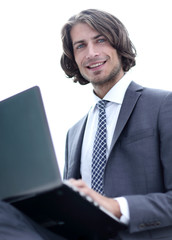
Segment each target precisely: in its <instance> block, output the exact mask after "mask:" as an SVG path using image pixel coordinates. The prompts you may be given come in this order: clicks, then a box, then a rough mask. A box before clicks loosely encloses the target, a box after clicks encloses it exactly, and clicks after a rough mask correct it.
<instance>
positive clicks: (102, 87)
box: [92, 71, 124, 99]
mask: <svg viewBox="0 0 172 240" xmlns="http://www.w3.org/2000/svg"><path fill="white" fill-rule="evenodd" d="M123 76H124V72H123V71H121V72H120V73H119V75H118V78H116V79H115V80H111V81H108V82H105V83H102V84H94V83H92V85H93V89H94V92H95V94H96V95H97V96H98V97H99V98H101V99H102V98H104V96H105V95H106V94H107V93H108V92H109V90H110V89H111V88H112V87H113V86H114V85H115V84H116V83H117V82H119V81H120V79H121V78H122V77H123Z"/></svg>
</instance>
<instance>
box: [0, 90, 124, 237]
mask: <svg viewBox="0 0 172 240" xmlns="http://www.w3.org/2000/svg"><path fill="white" fill-rule="evenodd" d="M0 199H1V200H4V201H7V202H9V203H10V204H12V205H13V206H15V207H16V208H18V209H19V210H20V211H22V212H23V213H24V214H26V215H27V216H29V217H30V218H31V219H32V220H34V221H35V222H37V223H38V224H40V225H41V226H43V227H45V228H47V229H49V230H50V231H52V232H54V233H58V234H60V235H61V236H63V237H66V238H67V239H72V240H74V239H76V240H79V239H83V240H85V239H89V240H90V239H93V240H94V239H102V240H103V239H108V238H110V237H113V236H115V235H116V234H117V233H118V231H120V230H122V229H124V227H125V226H124V225H123V224H121V223H120V222H119V220H118V219H117V218H115V217H114V216H113V215H111V213H109V212H108V211H106V210H105V209H104V208H103V207H102V206H99V205H98V204H97V203H96V202H94V201H93V200H92V199H91V198H90V197H88V196H84V195H83V194H82V193H80V192H79V191H78V190H77V189H76V188H73V187H71V186H70V185H68V184H67V183H66V182H65V181H63V180H62V178H61V174H60V170H59V166H58V162H57V158H56V154H55V150H54V146H53V142H52V138H51V133H50V129H49V126H48V121H47V117H46V112H45V108H44V104H43V99H42V96H41V91H40V88H39V87H38V86H34V87H32V88H29V89H27V90H25V91H23V92H20V93H18V94H16V95H14V96H12V97H9V98H7V99H5V100H3V101H1V102H0Z"/></svg>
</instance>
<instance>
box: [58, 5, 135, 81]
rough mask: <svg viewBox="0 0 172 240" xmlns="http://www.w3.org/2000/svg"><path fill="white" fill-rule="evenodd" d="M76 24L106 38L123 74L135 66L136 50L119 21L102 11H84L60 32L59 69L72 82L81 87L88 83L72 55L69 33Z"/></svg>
mask: <svg viewBox="0 0 172 240" xmlns="http://www.w3.org/2000/svg"><path fill="white" fill-rule="evenodd" d="M77 23H86V24H88V25H89V26H90V27H92V28H94V29H95V30H96V31H97V32H99V33H100V34H101V35H103V36H105V37H106V38H107V40H108V41H109V42H110V44H111V45H112V46H113V47H114V48H115V49H116V50H117V53H118V56H119V57H120V58H121V62H122V67H123V70H124V72H127V71H129V69H130V68H131V67H133V66H135V64H136V62H135V57H136V49H135V47H134V45H133V44H132V42H131V40H130V39H129V36H128V32H127V30H126V28H125V26H124V25H123V24H122V23H121V22H120V21H119V19H117V18H116V17H115V16H113V15H111V14H109V13H107V12H104V11H100V10H96V9H88V10H84V11H82V12H80V13H79V14H77V15H74V16H73V17H71V18H70V19H69V20H68V22H67V23H66V24H65V25H64V26H63V28H62V31H61V38H62V44H63V54H62V56H61V62H60V63H61V67H62V69H63V70H64V72H65V73H66V75H67V76H68V77H69V78H73V79H74V82H79V83H80V84H82V85H84V84H87V83H89V82H88V81H87V80H86V79H84V78H83V77H82V75H81V74H80V71H79V69H78V66H77V64H76V62H75V57H74V53H73V46H72V40H71V36H70V32H71V29H72V27H73V26H74V25H76V24H77Z"/></svg>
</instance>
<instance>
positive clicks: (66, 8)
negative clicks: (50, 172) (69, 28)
mask: <svg viewBox="0 0 172 240" xmlns="http://www.w3.org/2000/svg"><path fill="white" fill-rule="evenodd" d="M87 8H97V9H100V10H105V11H109V12H110V13H112V14H114V15H115V16H116V17H118V18H119V19H120V20H121V21H122V22H123V23H124V25H125V26H126V27H127V29H128V32H129V35H130V38H131V40H132V42H133V43H134V45H135V47H136V49H137V52H138V56H137V66H136V67H134V68H133V70H132V79H133V80H134V81H136V82H137V83H139V84H142V85H143V86H147V87H154V88H162V89H168V90H172V76H171V62H172V61H171V58H172V57H171V55H172V27H171V23H172V14H171V0H140V1H139V0H110V1H109V0H106V1H100V0H94V1H93V0H87V1H81V0H66V1H61V0H0V83H1V85H0V100H2V99H5V98H7V97H9V96H11V95H14V94H16V93H18V92H20V91H23V90H25V89H27V88H30V87H32V86H35V85H38V86H39V87H40V88H41V92H42V96H43V100H44V105H45V108H46V112H47V117H48V121H49V126H50V130H51V134H52V138H53V142H54V147H55V150H56V154H57V156H58V161H59V165H60V169H61V172H62V171H63V164H64V149H65V137H66V133H67V130H68V128H70V127H71V126H72V125H73V124H74V123H75V122H76V121H77V120H79V119H80V118H81V117H82V116H83V115H84V114H85V113H87V111H88V110H89V108H90V105H91V91H92V88H91V85H90V86H89V85H88V86H80V85H79V84H75V83H73V81H72V80H71V79H68V78H66V77H65V74H64V72H63V71H62V69H61V67H60V64H59V62H60V57H61V53H62V48H61V39H60V31H61V28H62V26H63V24H64V23H65V22H66V21H67V20H68V18H69V17H71V16H72V15H74V14H76V13H78V12H80V11H81V10H84V9H87Z"/></svg>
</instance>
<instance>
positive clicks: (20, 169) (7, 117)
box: [0, 86, 61, 199]
mask: <svg viewBox="0 0 172 240" xmlns="http://www.w3.org/2000/svg"><path fill="white" fill-rule="evenodd" d="M60 183H61V175H60V171H59V168H58V164H57V160H56V156H55V151H54V148H53V144H52V139H51V135H50V131H49V127H48V122H47V118H46V114H45V109H44V106H43V101H42V97H41V93H40V89H39V87H37V86H35V87H32V88H30V89H27V90H25V91H23V92H21V93H19V94H16V95H15V96H12V97H10V98H8V99H6V100H3V101H1V102H0V199H6V198H11V197H16V196H23V195H25V194H28V193H29V194H30V193H35V192H40V191H44V190H47V189H50V188H54V187H55V186H57V185H59V184H60Z"/></svg>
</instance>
